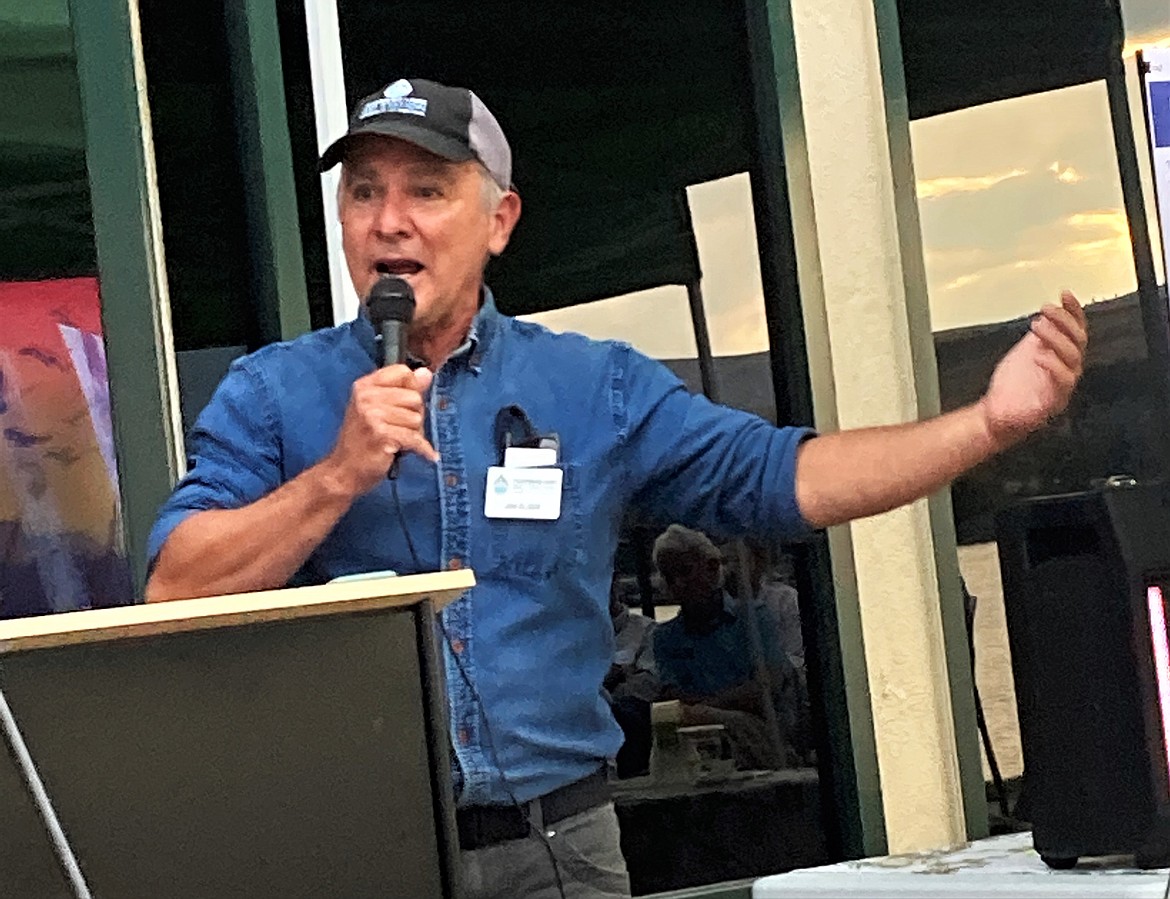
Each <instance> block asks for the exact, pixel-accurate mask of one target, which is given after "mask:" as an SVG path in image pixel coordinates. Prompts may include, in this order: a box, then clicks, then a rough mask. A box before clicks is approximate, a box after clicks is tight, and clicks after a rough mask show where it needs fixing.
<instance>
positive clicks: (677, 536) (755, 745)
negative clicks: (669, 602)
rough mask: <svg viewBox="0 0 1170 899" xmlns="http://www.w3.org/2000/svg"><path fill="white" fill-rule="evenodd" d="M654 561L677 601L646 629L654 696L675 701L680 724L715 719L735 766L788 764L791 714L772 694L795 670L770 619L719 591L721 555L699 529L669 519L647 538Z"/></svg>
mask: <svg viewBox="0 0 1170 899" xmlns="http://www.w3.org/2000/svg"><path fill="white" fill-rule="evenodd" d="M654 564H655V565H656V566H657V568H658V571H659V573H660V574H661V575H662V578H663V581H664V582H665V583H666V587H667V589H668V591H669V592H670V594H671V596H672V597H673V598H674V600H675V601H676V602H677V603H678V604H679V607H680V608H679V614H678V615H677V616H676V617H675V618H673V619H672V620H670V621H667V622H664V623H663V624H660V625H658V627H657V628H656V629H655V631H654V659H655V662H656V664H657V667H658V676H659V679H660V680H661V682H662V695H661V698H663V699H678V700H680V701H681V702H682V705H683V709H682V723H683V724H684V725H693V724H722V725H723V726H724V727H725V728H726V729H727V733H728V736H729V737H730V739H731V745H732V751H733V752H734V754H735V761H736V765H737V767H739V768H741V769H745V770H758V769H774V768H784V767H788V766H789V765H790V764H792V762H793V761H794V753H793V751H792V747H791V745H790V742H789V731H790V730H791V723H792V718H793V715H792V710H789V709H785V708H783V703H782V702H778V700H779V699H780V697H782V696H783V695H785V692H786V690H785V687H786V685H787V684H788V683H789V682H790V681H791V680H792V678H793V677H794V676H795V669H794V666H793V665H792V662H791V661H790V660H789V659H788V657H787V656H786V655H785V654H784V652H783V650H781V648H780V644H779V641H778V625H777V622H776V620H775V618H774V617H773V615H772V614H771V613H770V612H769V610H768V608H767V606H766V605H765V604H764V603H762V602H759V601H756V600H751V601H750V602H748V603H742V602H736V601H735V600H733V599H732V598H731V597H730V596H729V595H728V594H727V592H726V591H725V590H724V589H723V558H722V556H721V554H720V552H719V550H718V548H717V547H716V546H715V544H714V543H712V542H711V540H710V539H709V538H708V537H707V536H706V535H705V534H702V533H699V532H698V531H692V530H690V529H689V528H684V527H682V526H681V525H677V524H675V525H671V526H670V527H669V528H668V529H667V530H666V531H665V532H664V533H663V534H662V535H660V536H659V538H658V539H657V540H656V541H655V543H654ZM749 611H750V615H749V614H747V613H748V612H749ZM753 628H754V629H755V630H756V631H757V632H758V638H756V637H755V636H754V635H753V634H752V629H753ZM757 647H758V650H757ZM761 654H762V658H760V655H761ZM778 706H780V707H778Z"/></svg>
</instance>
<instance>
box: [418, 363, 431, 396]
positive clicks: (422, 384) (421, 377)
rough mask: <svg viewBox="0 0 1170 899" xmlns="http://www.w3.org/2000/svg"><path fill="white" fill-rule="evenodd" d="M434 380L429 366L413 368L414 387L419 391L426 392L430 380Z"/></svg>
mask: <svg viewBox="0 0 1170 899" xmlns="http://www.w3.org/2000/svg"><path fill="white" fill-rule="evenodd" d="M433 380H435V376H434V373H432V372H431V370H430V369H429V368H419V369H415V372H414V388H415V390H417V391H418V392H419V393H426V392H427V390H429V389H430V386H431V382H432V381H433Z"/></svg>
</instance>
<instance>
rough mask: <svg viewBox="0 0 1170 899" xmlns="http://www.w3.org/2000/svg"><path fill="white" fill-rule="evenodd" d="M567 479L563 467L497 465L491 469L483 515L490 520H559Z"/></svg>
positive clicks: (488, 475)
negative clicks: (565, 480)
mask: <svg viewBox="0 0 1170 899" xmlns="http://www.w3.org/2000/svg"><path fill="white" fill-rule="evenodd" d="M564 477H565V473H564V471H562V470H561V469H559V468H503V467H498V466H493V467H491V468H489V469H488V474H487V490H486V491H485V496H484V502H483V514H484V515H486V516H487V517H488V518H528V519H532V520H535V521H556V519H558V518H560V517H561V488H562V486H563V483H564Z"/></svg>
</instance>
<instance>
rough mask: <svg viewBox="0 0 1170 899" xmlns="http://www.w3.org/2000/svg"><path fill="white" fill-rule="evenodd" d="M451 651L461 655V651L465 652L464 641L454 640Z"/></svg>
mask: <svg viewBox="0 0 1170 899" xmlns="http://www.w3.org/2000/svg"><path fill="white" fill-rule="evenodd" d="M451 651H452V652H454V653H455V655H459V654H460V653H461V652H463V641H462V640H458V639H456V640H452V641H451Z"/></svg>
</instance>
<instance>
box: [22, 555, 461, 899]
mask: <svg viewBox="0 0 1170 899" xmlns="http://www.w3.org/2000/svg"><path fill="white" fill-rule="evenodd" d="M473 583H474V579H473V577H472V574H471V572H469V571H457V572H444V573H439V574H426V575H416V576H411V577H401V578H384V579H379V580H370V581H358V582H350V583H341V584H330V585H327V586H323V587H308V588H302V589H296V590H275V591H270V592H264V593H250V594H241V595H238V596H223V597H215V598H211V599H192V600H183V601H179V602H168V603H158V604H152V605H138V606H129V607H125V608H118V609H102V610H95V611H89V612H73V613H66V614H61V615H50V616H43V617H38V618H26V619H19V620H15V621H9V622H0V689H2V690H3V691H4V693H5V695H6V697H7V699H8V702H9V704H10V705H11V707H12V710H13V712H14V714H15V716H16V719H17V722H18V724H19V726H20V729H21V731H22V732H23V734H24V737H25V740H26V742H27V744H28V747H29V749H30V751H31V753H32V756H33V759H34V760H35V762H36V765H37V768H38V770H39V772H40V775H41V778H42V779H43V781H44V783H45V787H46V789H47V791H48V794H49V796H50V798H51V800H52V802H53V805H54V807H55V809H56V811H57V815H58V817H59V819H60V821H61V825H62V827H63V829H64V831H65V833H66V835H67V836H68V838H69V840H70V843H71V844H72V846H73V849H74V852H75V853H76V855H77V858H78V861H79V863H80V865H81V869H82V871H83V873H84V874H85V877H86V879H87V881H88V883H89V886H90V888H91V890H92V891H93V895H94V896H95V897H96V899H162V897H166V899H230V897H239V899H267V897H271V899H293V897H302V896H303V897H338V899H341V897H344V899H360V897H367V896H368V897H378V899H389V897H410V899H430V897H436V899H437V897H449V896H452V895H453V894H454V893H455V886H454V876H453V875H454V868H453V863H454V859H455V854H456V849H457V846H458V843H457V841H456V838H455V832H454V811H453V809H454V802H453V796H452V790H451V783H450V768H449V765H450V756H449V745H448V730H447V714H446V695H445V691H444V690H443V686H442V685H443V679H442V675H441V670H442V666H441V661H440V660H441V653H440V652H439V649H438V643H437V641H436V637H435V633H436V627H435V622H434V612H435V611H436V610H437V609H439V608H441V607H442V606H443V605H445V604H446V603H448V602H450V601H451V600H453V599H455V598H457V597H458V596H459V595H461V594H462V593H464V592H465V591H466V590H467V589H469V588H470V587H471V586H472V585H473ZM2 747H3V744H2V743H0V896H4V897H8V896H11V897H21V899H55V897H58V896H60V897H68V896H70V895H71V894H70V892H69V887H68V883H67V880H66V879H65V877H64V875H62V874H61V873H59V870H58V868H57V865H56V862H55V859H54V856H53V852H52V844H51V842H50V840H49V838H48V836H47V834H46V832H45V829H44V827H43V825H42V823H41V821H40V819H39V818H38V817H37V814H36V808H35V806H34V804H33V802H32V800H31V799H30V798H29V796H28V794H27V791H26V789H25V787H24V784H23V782H22V780H21V777H20V773H19V769H18V768H17V766H16V765H15V763H14V761H13V759H12V758H11V754H10V753H8V752H5V751H4V750H3V748H2Z"/></svg>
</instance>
